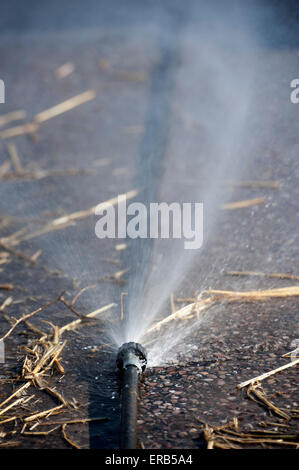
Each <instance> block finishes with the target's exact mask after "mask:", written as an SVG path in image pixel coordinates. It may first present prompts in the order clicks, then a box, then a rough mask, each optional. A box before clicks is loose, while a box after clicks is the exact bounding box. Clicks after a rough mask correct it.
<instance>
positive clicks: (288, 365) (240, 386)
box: [237, 359, 299, 389]
mask: <svg viewBox="0 0 299 470" xmlns="http://www.w3.org/2000/svg"><path fill="white" fill-rule="evenodd" d="M298 363H299V359H296V360H295V361H291V362H288V363H287V364H284V365H283V366H280V367H277V369H273V370H270V371H269V372H265V373H264V374H262V375H259V376H257V377H253V378H252V379H249V380H246V381H245V382H242V383H240V384H239V385H237V388H239V389H241V388H243V387H247V385H250V384H252V383H254V382H261V381H262V380H264V379H267V378H268V377H270V376H271V375H274V374H277V372H281V371H282V370H285V369H288V368H289V367H293V366H295V365H296V364H298Z"/></svg>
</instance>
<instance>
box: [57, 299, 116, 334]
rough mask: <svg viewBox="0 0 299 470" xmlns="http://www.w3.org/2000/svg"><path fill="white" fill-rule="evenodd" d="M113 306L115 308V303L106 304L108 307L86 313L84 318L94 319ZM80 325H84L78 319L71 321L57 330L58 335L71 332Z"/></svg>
mask: <svg viewBox="0 0 299 470" xmlns="http://www.w3.org/2000/svg"><path fill="white" fill-rule="evenodd" d="M115 306H116V304H115V303H111V304H108V305H104V307H101V308H98V309H97V310H94V311H93V312H91V313H87V315H85V317H88V318H94V317H96V316H97V315H98V314H99V313H104V312H106V311H107V310H109V309H110V308H112V307H115ZM80 324H83V325H84V322H83V321H82V320H81V319H80V318H79V319H78V320H74V321H72V322H71V323H67V324H66V325H64V326H62V327H61V328H59V334H62V333H63V332H64V331H68V330H72V329H73V328H76V327H77V326H79V325H80Z"/></svg>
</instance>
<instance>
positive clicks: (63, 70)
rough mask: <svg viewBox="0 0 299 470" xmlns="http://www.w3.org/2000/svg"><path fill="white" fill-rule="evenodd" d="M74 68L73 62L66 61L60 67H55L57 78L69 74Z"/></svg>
mask: <svg viewBox="0 0 299 470" xmlns="http://www.w3.org/2000/svg"><path fill="white" fill-rule="evenodd" d="M74 70H75V66H74V64H73V62H66V63H65V64H63V65H61V66H60V67H57V69H56V70H55V75H56V78H59V79H61V78H65V77H67V76H68V75H71V74H72V73H73V71H74Z"/></svg>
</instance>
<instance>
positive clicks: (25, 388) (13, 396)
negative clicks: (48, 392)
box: [0, 382, 30, 408]
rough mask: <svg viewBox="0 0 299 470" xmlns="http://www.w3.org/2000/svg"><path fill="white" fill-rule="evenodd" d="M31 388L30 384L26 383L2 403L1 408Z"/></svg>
mask: <svg viewBox="0 0 299 470" xmlns="http://www.w3.org/2000/svg"><path fill="white" fill-rule="evenodd" d="M29 386H30V382H26V383H25V384H24V385H22V386H21V387H20V388H18V389H17V390H16V391H15V392H14V393H12V394H11V395H10V396H9V397H8V398H6V400H4V401H3V402H2V403H0V408H2V407H3V406H4V405H6V403H8V402H9V401H10V400H11V399H12V398H15V397H17V396H18V395H19V394H21V393H22V392H24V390H27V388H28V387H29Z"/></svg>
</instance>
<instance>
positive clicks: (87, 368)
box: [0, 1, 299, 448]
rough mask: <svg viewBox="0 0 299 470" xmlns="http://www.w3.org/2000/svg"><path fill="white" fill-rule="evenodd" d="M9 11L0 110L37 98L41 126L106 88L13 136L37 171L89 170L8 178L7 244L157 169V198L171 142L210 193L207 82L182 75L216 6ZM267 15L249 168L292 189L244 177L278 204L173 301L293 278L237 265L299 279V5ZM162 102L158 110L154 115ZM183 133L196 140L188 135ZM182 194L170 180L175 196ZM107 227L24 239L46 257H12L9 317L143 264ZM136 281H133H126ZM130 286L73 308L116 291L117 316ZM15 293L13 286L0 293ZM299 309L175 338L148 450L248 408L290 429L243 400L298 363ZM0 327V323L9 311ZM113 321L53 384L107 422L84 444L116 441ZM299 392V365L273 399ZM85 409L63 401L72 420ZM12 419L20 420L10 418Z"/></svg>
mask: <svg viewBox="0 0 299 470" xmlns="http://www.w3.org/2000/svg"><path fill="white" fill-rule="evenodd" d="M261 3H262V2H261ZM190 4H192V5H193V2H191V3H190ZM1 8H2V12H1V18H0V27H1V33H0V34H1V45H0V63H1V70H0V73H1V77H0V78H2V79H3V80H4V81H5V83H6V103H5V104H3V105H2V104H1V114H4V113H7V112H10V111H13V110H15V109H24V110H25V111H26V113H27V117H26V122H29V121H30V120H31V119H32V117H33V116H34V115H35V114H36V113H38V112H40V111H41V110H43V109H47V108H49V107H51V106H52V105H54V104H57V103H59V102H62V101H64V100H65V99H68V98H70V97H72V96H74V95H76V94H79V93H81V92H82V91H85V90H88V89H94V90H96V92H97V96H96V99H95V100H92V101H90V102H89V103H86V104H84V105H82V106H80V107H78V108H76V109H74V110H72V111H70V112H68V113H65V114H63V115H61V116H58V117H56V118H53V119H52V120H49V121H48V122H46V123H45V124H44V125H43V126H42V127H41V128H40V130H39V131H38V135H37V139H32V138H30V137H29V136H20V137H17V138H14V139H11V141H12V142H14V143H15V144H16V145H17V149H18V152H19V155H20V158H21V162H22V165H23V166H24V167H25V166H27V165H29V167H30V168H31V169H39V170H40V169H43V170H47V169H66V168H76V169H79V170H84V169H88V170H92V173H91V174H80V175H75V176H59V177H56V176H52V177H51V176H50V177H48V178H45V179H42V180H34V181H23V180H19V181H6V180H5V179H2V180H1V186H0V201H1V213H0V215H1V220H4V217H5V216H7V215H9V216H11V218H12V219H11V220H10V221H9V224H8V225H5V224H3V225H2V226H1V237H5V236H8V235H10V234H11V233H13V232H14V231H16V230H19V229H22V228H23V227H24V225H28V224H29V223H30V224H33V225H34V224H37V225H38V224H40V223H43V222H46V221H48V220H49V219H52V218H55V217H58V216H60V215H63V214H68V213H70V212H73V211H77V210H81V209H82V210H83V209H86V208H89V207H92V206H94V205H95V204H97V203H98V202H101V201H103V200H107V199H109V198H111V197H114V196H115V195H117V194H120V193H123V192H126V191H128V190H131V189H133V188H135V187H136V184H137V185H139V184H141V185H142V184H145V186H146V181H147V180H148V181H149V182H150V183H152V184H150V185H149V188H150V189H148V193H147V194H146V197H149V198H151V197H152V195H153V194H154V193H155V191H156V186H155V185H157V186H158V185H159V174H160V172H161V166H160V165H162V166H163V164H164V162H166V163H165V164H166V165H167V161H168V160H167V149H168V151H169V149H170V151H171V152H173V153H174V156H173V158H174V162H175V164H177V168H178V169H180V165H182V166H183V167H184V168H188V169H189V170H190V171H188V172H186V174H187V175H188V178H187V177H186V176H184V178H183V181H182V182H181V184H182V186H183V188H184V187H185V188H188V190H187V189H186V191H187V192H188V191H191V194H192V190H193V188H194V187H197V186H200V184H199V181H200V178H201V173H200V161H201V160H200V159H203V160H204V159H205V158H206V156H205V155H204V152H202V151H201V152H199V153H200V155H198V154H197V153H196V151H197V150H198V148H201V147H200V145H201V140H200V138H201V136H202V134H204V130H203V128H202V127H201V119H203V117H201V116H200V112H199V111H198V109H200V108H197V107H196V108H195V107H193V106H192V101H193V100H194V102H195V103H198V102H200V99H201V97H197V94H196V93H197V91H198V90H197V88H194V87H196V80H195V81H191V82H190V83H189V82H188V86H187V87H186V88H184V87H182V82H183V83H184V77H188V73H189V74H190V73H191V72H192V71H194V69H192V66H191V65H190V62H189V61H190V58H189V57H188V37H189V36H188V34H191V37H192V31H194V28H195V26H196V21H198V22H199V24H204V23H205V18H206V17H207V18H208V21H210V22H211V24H212V27H213V18H214V15H213V14H211V12H209V11H206V10H205V14H204V15H203V17H201V14H200V13H201V11H200V8H199V7H195V6H194V5H193V6H192V9H191V11H193V13H194V16H193V15H192V14H190V12H188V11H187V12H186V10H185V9H183V8H182V7H181V6H180V5H179V2H162V3H160V2H153V3H152V5H151V6H149V5H147V6H145V5H142V4H141V3H140V2H129V3H128V4H127V6H126V7H125V6H124V5H123V4H122V3H121V2H120V3H117V5H116V4H115V3H114V4H113V5H112V3H111V2H92V1H90V2H87V3H86V2H84V6H83V4H82V3H80V2H72V6H70V4H69V3H68V2H59V4H58V2H51V4H47V5H46V4H44V5H43V6H41V2H34V1H31V2H26V8H25V7H24V5H22V4H20V3H19V2H9V3H5V2H4V3H3V6H2V7H1ZM32 12H34V13H33V14H32ZM258 12H259V14H258V15H257V20H256V23H254V22H253V24H257V25H258V26H257V27H256V29H257V32H256V35H257V37H258V38H259V39H258V40H257V45H256V50H257V53H256V56H255V57H256V59H255V60H256V62H255V64H256V69H255V77H254V87H253V88H254V89H253V94H252V98H251V111H250V119H248V125H247V130H248V132H247V133H246V138H244V148H242V156H243V155H244V164H243V162H241V166H244V168H243V173H242V178H241V179H243V180H244V181H250V180H263V179H265V180H274V181H278V182H279V184H280V189H279V190H278V191H275V190H273V189H272V190H271V189H252V188H234V189H233V190H231V191H230V192H229V193H228V194H227V196H228V197H229V198H230V199H229V200H232V201H238V200H243V199H250V198H254V197H265V198H266V204H264V205H259V206H254V207H250V208H246V209H240V210H236V211H229V212H224V211H222V212H221V214H219V217H218V219H217V220H218V222H217V229H215V230H214V231H213V233H212V234H211V235H210V237H209V239H208V241H207V243H206V245H205V247H204V249H203V250H202V253H201V256H200V257H199V258H198V259H197V260H196V261H195V262H194V263H193V265H192V267H191V269H190V270H189V272H188V274H186V275H184V278H183V279H182V282H181V284H180V287H179V289H178V291H177V292H175V294H176V295H177V296H184V297H188V296H193V295H194V293H195V292H198V291H200V290H202V289H204V288H208V287H211V288H214V289H228V290H256V289H267V288H275V287H285V286H288V285H294V284H295V282H296V281H290V280H280V279H267V278H255V277H231V276H228V275H226V274H225V272H226V271H227V270H240V271H241V270H246V271H250V270H252V271H263V272H283V273H290V274H292V273H293V274H297V275H298V233H299V232H298V219H297V218H296V217H297V216H298V212H297V206H298V203H297V201H298V176H299V170H298V163H297V161H298V157H297V153H298V145H299V139H298V132H297V128H296V122H297V116H298V110H299V108H297V107H296V105H293V104H292V103H290V99H289V94H290V85H289V84H290V81H291V80H292V79H293V78H296V73H297V70H298V50H299V49H298V48H299V36H298V34H297V33H296V25H297V23H296V9H295V7H294V6H293V5H292V2H290V5H289V7H286V6H285V7H283V6H281V5H280V4H279V3H277V4H276V3H275V4H273V5H272V6H269V4H268V3H267V2H265V3H263V6H262V7H261V8H260V10H258ZM245 14H246V12H245V13H244V15H245ZM205 15H206V16H205ZM253 18H255V16H254V15H253ZM190 25H191V26H190ZM194 25H195V26H194ZM188 28H189V29H188ZM190 28H191V33H190ZM195 29H196V28H195ZM216 30H217V28H216ZM165 31H166V34H165ZM186 31H187V32H186ZM188 31H189V33H188ZM163 32H164V34H163ZM186 37H187V39H186V40H185V39H184V38H186ZM199 37H200V36H199ZM216 44H217V40H216ZM191 56H192V54H191ZM186 57H187V58H186ZM68 61H71V62H73V63H74V65H75V70H74V72H73V73H72V74H71V75H69V76H68V77H65V78H64V79H57V77H56V76H55V69H56V68H57V67H59V66H60V65H62V64H64V63H65V62H68ZM191 62H192V61H191ZM107 64H108V66H107ZM188 67H189V68H188ZM128 72H129V73H128ZM199 89H200V87H199ZM190 96H192V98H190ZM197 100H199V101H197ZM153 103H154V104H153ZM297 106H299V105H297ZM157 107H158V108H159V107H160V108H161V109H160V110H159V111H157V109H156V108H157ZM198 114H199V117H198ZM12 125H13V124H12ZM7 127H10V126H7ZM173 135H175V137H173ZM215 138H216V136H215ZM171 139H172V140H171ZM183 139H186V140H187V141H188V145H186V146H182V145H181V146H180V145H176V142H179V141H182V140H183ZM153 141H154V143H153ZM169 141H170V143H169ZM6 144H7V142H6V141H0V164H2V163H3V162H5V161H6V160H8V153H7V147H6ZM147 149H150V150H151V151H153V153H154V155H155V158H154V159H153V160H151V162H152V164H149V165H148V167H146V166H144V165H143V164H142V162H143V159H146V152H147ZM186 154H187V155H188V157H186ZM165 155H166V156H165ZM248 155H250V158H248ZM246 156H247V157H246ZM161 162H162V163H161ZM182 162H183V164H182ZM203 167H204V165H203ZM194 168H195V169H196V171H195V170H194ZM192 169H193V171H192ZM226 176H227V175H226ZM175 179H176V177H174V180H175ZM175 189H176V187H175V186H173V187H172V191H173V190H175ZM180 190H181V186H180V185H179V184H178V188H177V191H178V192H179V191H180ZM174 192H175V191H174ZM35 219H38V220H35ZM94 224H95V220H94V217H90V218H87V219H85V220H84V221H81V222H78V223H77V224H76V225H75V226H73V227H70V228H67V229H65V230H61V231H57V232H51V233H48V234H46V235H44V236H42V237H37V238H35V239H33V240H30V241H25V242H22V243H21V245H20V246H18V247H17V248H18V249H19V250H22V251H23V252H24V253H26V254H28V255H32V254H33V253H34V252H36V251H37V250H38V249H41V250H42V254H41V255H40V257H39V258H38V263H37V264H36V266H34V267H32V266H31V265H30V264H28V263H26V262H25V261H23V260H20V259H17V258H16V257H15V256H13V255H10V257H9V262H8V263H6V264H3V265H2V266H0V267H1V268H2V271H1V272H0V279H1V281H0V284H1V283H12V284H13V285H14V286H15V288H14V289H13V291H12V292H11V293H9V295H12V297H13V303H12V304H11V305H9V306H8V307H7V308H6V309H5V313H6V314H7V315H12V316H16V317H17V316H18V315H20V314H22V313H27V312H30V311H31V310H33V309H34V308H36V306H39V305H41V304H42V303H45V302H46V301H47V300H49V299H52V298H54V297H55V296H56V295H58V294H59V293H60V292H62V291H66V294H65V297H66V298H67V299H68V300H71V299H72V298H73V297H74V296H75V295H76V294H77V293H78V291H79V290H80V289H81V288H82V287H85V286H86V285H90V284H92V283H94V282H95V281H97V280H99V279H100V278H103V277H109V276H111V275H113V273H114V272H115V271H117V270H120V269H123V268H125V267H127V263H128V262H129V261H130V262H131V263H133V264H134V263H136V264H138V260H134V259H131V260H128V258H130V256H129V255H127V254H126V252H125V251H124V252H122V251H120V252H119V251H116V250H115V245H116V244H117V243H118V241H115V240H112V241H111V240H101V241H100V242H99V240H97V239H96V237H95V236H94ZM95 253H96V255H95ZM124 279H125V280H126V282H127V283H128V284H129V285H130V274H127V275H126V276H124ZM125 289H126V286H121V285H118V284H117V283H113V282H105V281H101V282H98V283H97V287H96V288H95V289H94V290H93V292H92V294H90V293H89V294H87V295H86V296H82V297H81V298H80V300H79V301H78V304H76V305H77V308H78V310H79V311H81V312H83V313H88V312H89V311H91V310H93V309H96V308H98V307H99V306H101V305H105V304H108V303H110V302H116V303H117V304H118V305H117V307H115V310H114V313H115V314H116V315H118V311H119V295H120V292H121V291H123V290H125ZM7 295H8V294H7V292H5V291H0V296H1V297H0V302H1V303H2V301H4V300H5V298H6V297H7ZM167 308H168V309H169V306H168V305H167ZM297 310H298V301H296V298H290V299H277V300H271V301H267V302H252V303H245V304H243V303H233V304H229V303H222V304H217V305H215V306H213V307H212V308H211V309H210V310H209V314H208V315H207V317H206V320H205V322H204V323H203V324H202V325H201V326H200V328H198V329H196V330H194V331H193V332H192V334H191V335H189V336H188V337H187V338H185V340H184V344H183V345H180V347H179V350H180V351H181V352H180V354H179V357H178V360H177V363H176V364H171V365H169V366H167V367H158V368H156V367H155V368H149V369H148V370H147V371H146V373H145V376H144V378H143V381H142V384H141V387H140V394H141V400H140V406H139V419H138V425H139V438H140V440H141V442H142V443H143V445H144V447H145V448H198V447H200V448H202V447H204V443H203V439H202V437H201V430H202V426H201V425H200V423H199V422H198V421H197V418H200V419H201V420H202V421H206V422H208V423H211V424H214V425H221V424H224V423H226V422H228V421H229V420H231V419H232V418H233V417H237V418H238V419H239V423H240V428H241V429H242V430H247V431H248V430H250V429H252V428H257V427H258V425H259V423H260V422H261V421H267V420H268V421H271V422H277V423H280V421H279V419H278V418H277V417H275V416H271V415H270V414H269V411H268V410H265V409H264V408H263V407H262V406H260V405H258V404H256V403H253V402H252V401H250V400H248V399H247V398H246V394H245V392H240V391H237V389H236V385H237V384H238V383H240V382H242V381H243V380H246V379H248V378H251V377H253V376H256V375H259V374H261V373H263V372H266V371H269V370H271V369H274V368H276V367H278V366H279V365H283V364H285V362H286V360H285V359H282V358H281V355H282V354H284V353H286V352H288V351H289V350H290V349H292V348H291V343H292V342H293V341H294V340H296V339H297V338H298V337H299V332H298V329H297V328H298V326H297V325H298V319H297V316H298V315H297ZM167 313H168V311H166V312H165V314H167ZM73 319H74V315H73V314H72V313H71V312H70V311H69V310H67V309H66V308H64V307H63V306H60V305H59V306H56V305H54V306H52V307H50V308H49V309H47V310H46V311H44V312H42V313H41V314H40V315H39V316H38V318H36V320H35V321H36V323H35V324H36V325H38V326H39V327H41V328H43V327H44V324H43V323H42V320H50V321H52V322H53V323H55V324H57V325H59V326H62V325H64V324H65V323H66V322H67V321H72V320H73ZM0 326H1V331H3V332H5V331H6V329H7V322H6V320H5V318H4V317H1V318H0ZM103 326H105V325H103V324H101V323H100V324H95V326H93V327H85V328H81V329H80V330H78V332H69V333H66V339H67V346H66V348H65V349H64V352H63V356H62V363H63V365H64V367H65V370H66V375H65V376H64V378H63V379H62V380H61V381H60V382H59V384H58V385H57V386H58V387H59V390H60V391H61V393H62V394H63V395H64V396H65V398H66V399H69V400H71V399H72V398H73V397H75V399H76V401H77V403H78V404H80V408H79V415H80V416H82V417H95V416H102V417H107V418H108V419H109V420H107V422H104V423H102V422H94V423H91V424H89V425H88V424H84V425H72V428H71V429H70V430H69V433H70V435H71V437H72V439H73V440H74V441H75V442H76V443H77V444H78V445H80V447H82V448H117V447H118V446H119V438H118V431H119V410H120V401H119V393H118V392H119V390H118V386H119V384H118V376H117V371H116V368H115V362H114V361H115V350H112V351H111V350H107V351H106V350H105V349H104V350H103V351H101V352H98V353H93V352H91V348H92V347H95V346H99V345H101V344H103V343H105V341H106V338H105V337H104V336H103V332H102V328H103ZM31 337H32V333H31V332H30V331H28V330H27V329H26V328H25V327H21V326H20V327H18V329H17V330H16V332H15V334H14V336H12V337H10V338H9V339H8V340H7V342H6V363H5V364H3V365H1V379H3V380H2V381H1V390H0V395H1V399H2V398H3V399H4V398H5V397H6V396H7V393H8V392H9V391H11V390H12V386H11V384H10V382H7V381H6V380H5V379H7V378H10V377H14V376H15V375H16V374H18V373H19V372H20V365H21V363H22V362H21V361H22V359H23V358H24V354H23V352H22V349H21V348H20V346H21V345H22V344H28V341H30V338H31ZM53 380H55V378H53ZM297 385H298V376H297V373H296V368H292V369H289V370H288V371H285V372H283V373H281V374H279V375H276V376H273V378H271V379H268V380H267V381H266V382H265V383H264V386H265V390H266V391H267V393H268V394H269V396H270V397H272V399H273V401H274V402H275V404H277V405H278V406H282V407H286V408H297V409H298V402H299V398H298V390H297V388H298V386H297ZM36 395H37V398H38V399H40V402H38V403H37V404H36V405H35V406H36V407H37V408H36V409H38V410H40V409H46V408H47V407H51V406H54V405H55V400H54V399H52V398H51V397H47V396H44V394H42V392H39V391H36ZM28 411H30V412H33V411H34V408H28ZM72 416H73V415H72V410H68V411H67V412H66V415H65V417H72ZM76 416H77V415H76ZM6 426H7V430H11V429H12V425H6ZM273 429H275V426H274V427H273ZM288 431H292V432H293V431H295V432H298V425H297V424H296V420H292V421H291V422H290V423H289V428H288ZM14 440H16V441H17V444H16V447H19V448H68V447H69V445H68V444H67V443H66V442H65V441H64V440H63V439H62V438H61V434H60V432H59V431H57V432H54V433H53V434H51V435H49V436H46V437H45V436H42V437H32V436H30V437H29V436H22V437H19V436H17V438H15V437H14ZM276 447H277V446H276Z"/></svg>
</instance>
